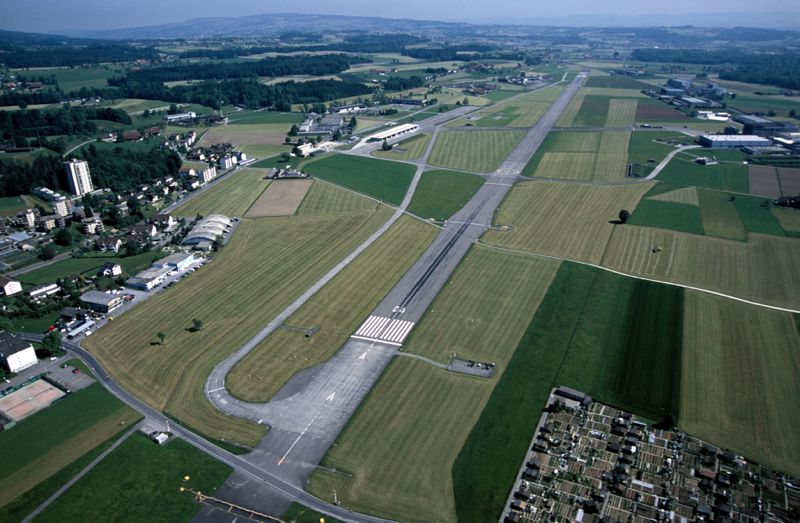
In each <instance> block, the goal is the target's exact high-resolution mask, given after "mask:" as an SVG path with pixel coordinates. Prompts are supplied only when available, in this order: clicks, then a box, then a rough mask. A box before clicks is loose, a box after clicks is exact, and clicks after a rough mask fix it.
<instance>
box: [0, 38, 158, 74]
mask: <svg viewBox="0 0 800 523" xmlns="http://www.w3.org/2000/svg"><path fill="white" fill-rule="evenodd" d="M0 54H2V56H3V63H5V65H6V66H7V67H11V68H18V67H65V66H67V67H70V66H78V65H83V64H102V63H108V62H132V61H134V60H138V59H145V60H152V61H155V60H159V58H160V57H159V55H158V51H157V50H156V49H155V48H153V47H137V46H134V45H131V44H128V43H124V42H123V43H120V42H110V41H109V42H96V43H92V44H89V45H75V44H70V43H66V44H61V45H18V44H0Z"/></svg>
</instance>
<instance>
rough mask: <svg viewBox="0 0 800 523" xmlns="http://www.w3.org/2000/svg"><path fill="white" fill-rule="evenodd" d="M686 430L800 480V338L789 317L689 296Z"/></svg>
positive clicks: (683, 400) (682, 420)
mask: <svg viewBox="0 0 800 523" xmlns="http://www.w3.org/2000/svg"><path fill="white" fill-rule="evenodd" d="M685 311H686V312H685V316H684V321H683V325H684V327H683V330H684V344H683V347H684V349H683V380H682V391H681V415H680V418H679V426H680V428H681V430H684V431H686V432H688V433H690V434H692V435H695V436H697V437H700V438H703V439H706V440H708V441H710V442H712V443H714V444H715V445H720V446H723V447H726V448H730V449H732V450H733V451H735V452H736V453H737V454H738V453H741V454H743V455H744V456H745V457H746V458H748V459H751V460H755V461H757V462H760V463H763V464H765V465H767V466H769V467H772V468H775V469H776V470H780V471H782V472H788V473H790V474H792V475H794V476H795V477H797V476H798V475H800V441H798V439H797V427H798V426H800V382H799V381H798V380H797V376H798V373H800V338H799V337H798V332H797V328H796V327H795V322H794V319H793V318H792V315H791V314H789V313H783V312H775V311H770V310H766V309H763V308H760V307H754V306H750V305H746V304H742V303H737V302H734V301H732V300H725V299H722V298H717V297H714V296H709V295H706V294H702V293H698V292H691V291H688V292H687V293H686V306H685Z"/></svg>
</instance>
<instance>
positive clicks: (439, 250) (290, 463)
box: [198, 77, 583, 521]
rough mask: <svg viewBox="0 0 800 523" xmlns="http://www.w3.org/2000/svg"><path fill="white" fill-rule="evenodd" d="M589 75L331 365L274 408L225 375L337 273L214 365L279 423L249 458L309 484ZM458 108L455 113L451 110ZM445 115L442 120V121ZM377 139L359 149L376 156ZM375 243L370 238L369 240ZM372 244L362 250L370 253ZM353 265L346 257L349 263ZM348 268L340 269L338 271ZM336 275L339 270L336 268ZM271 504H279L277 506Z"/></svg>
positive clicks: (234, 409) (215, 385) (216, 379)
mask: <svg viewBox="0 0 800 523" xmlns="http://www.w3.org/2000/svg"><path fill="white" fill-rule="evenodd" d="M582 81H583V77H581V78H579V79H576V81H574V82H573V83H572V84H570V85H569V86H568V88H567V89H566V90H565V91H564V93H563V94H562V95H561V97H560V98H559V99H558V100H557V101H556V102H555V103H554V104H553V106H552V107H551V108H550V110H548V112H547V113H546V114H545V115H544V116H543V117H542V118H541V119H540V120H539V122H538V123H537V124H536V125H535V126H534V127H533V128H531V129H529V131H528V134H527V135H526V136H525V137H524V138H523V140H522V141H521V142H520V143H519V145H518V146H517V147H516V148H515V149H514V150H513V151H512V152H511V153H510V154H509V156H508V158H507V159H506V161H505V162H503V164H502V165H501V166H500V167H499V168H498V169H497V171H496V172H495V173H492V174H490V175H488V179H487V182H486V183H484V185H483V186H482V187H481V188H480V189H479V190H478V192H477V193H476V194H475V195H474V196H473V198H472V199H471V200H470V201H469V202H468V203H467V204H466V205H465V206H464V207H463V208H462V209H461V210H460V211H459V212H458V213H456V214H455V215H454V216H453V218H452V220H450V221H448V222H447V223H445V225H444V226H443V227H442V230H441V232H440V233H439V235H438V237H437V238H436V239H435V240H434V242H433V243H432V244H431V245H430V246H429V248H428V249H427V250H426V251H425V252H424V253H423V254H422V256H421V257H420V258H419V259H418V260H417V262H416V263H415V264H414V265H413V266H412V267H411V268H410V269H409V270H408V271H407V272H406V274H405V275H404V276H403V277H402V278H401V279H400V280H399V282H398V283H397V284H396V285H395V287H394V288H393V289H392V290H391V291H390V292H389V293H388V294H387V295H386V296H385V298H384V299H383V300H382V301H381V302H380V304H379V305H378V306H377V307H376V308H375V309H374V311H373V312H372V313H371V314H370V315H369V316H368V317H367V318H366V319H365V321H364V323H363V324H362V326H361V327H360V328H359V329H358V330H357V331H356V333H355V334H354V335H353V336H352V337H351V338H350V339H349V340H348V341H347V342H346V343H345V344H344V346H343V347H342V348H341V349H340V350H339V351H338V352H337V353H336V355H335V356H334V357H333V358H331V359H330V360H328V361H327V362H325V363H323V364H321V365H318V366H316V367H312V368H310V369H306V370H304V371H301V372H300V373H298V374H296V375H295V376H294V377H292V379H291V380H290V381H289V382H288V383H287V384H286V385H285V386H284V387H283V388H282V389H281V391H279V393H278V394H277V395H276V396H275V398H273V401H271V402H269V403H265V404H255V403H248V402H244V401H241V400H239V399H237V398H234V397H233V396H231V395H230V394H229V393H228V392H227V390H226V388H225V376H226V375H227V373H228V372H229V371H230V369H232V368H233V366H234V365H235V364H236V363H237V362H239V361H240V360H241V359H242V358H243V357H244V356H245V355H246V354H247V353H248V352H249V351H250V350H252V349H253V348H255V347H256V346H257V345H258V343H259V342H260V341H261V340H263V339H264V337H266V336H267V335H268V334H269V332H272V330H274V329H275V328H277V327H278V326H279V325H280V324H281V323H282V322H283V321H285V320H286V319H287V318H288V317H289V316H290V315H291V313H292V312H294V311H295V310H297V308H298V307H299V306H300V305H301V304H302V302H304V301H305V300H307V299H308V298H309V297H310V296H312V295H313V293H314V292H316V291H317V290H318V289H319V288H321V287H322V286H323V285H324V284H325V283H327V281H329V280H330V278H332V277H333V274H331V273H329V275H326V276H325V277H324V278H323V280H321V281H320V282H318V284H317V285H315V286H314V287H312V289H310V290H309V292H308V293H306V294H305V295H304V296H302V297H301V299H299V300H298V301H297V302H295V303H294V304H292V306H290V308H289V309H287V310H286V311H284V312H283V313H281V315H280V316H279V317H278V318H276V319H274V320H273V321H272V322H270V324H268V325H267V327H265V329H264V330H262V331H261V332H260V333H259V334H258V335H257V336H256V337H255V338H253V339H252V340H250V341H249V342H248V343H247V344H245V345H244V346H243V347H242V348H240V349H239V350H237V351H236V353H234V354H233V355H232V356H231V357H229V358H228V359H226V360H225V361H224V362H222V363H221V364H220V365H219V366H218V367H217V368H215V369H214V370H213V371H212V373H211V375H210V376H209V379H208V381H207V383H206V397H207V398H208V399H209V401H211V403H212V404H214V405H215V406H216V407H217V408H218V409H220V410H221V411H223V412H225V413H226V414H229V415H233V416H237V417H240V418H244V419H248V420H250V421H252V422H254V423H262V424H267V425H269V426H270V431H269V432H268V433H267V435H266V436H265V437H264V439H263V440H262V441H261V442H260V443H259V444H258V445H257V447H256V448H255V449H254V450H253V452H251V453H250V454H249V455H248V458H247V459H248V461H250V462H251V463H256V464H257V465H258V466H259V467H260V468H261V469H262V470H266V471H269V472H270V473H271V474H273V475H275V476H279V477H281V478H283V479H285V480H287V481H289V482H291V483H292V484H293V485H296V486H297V487H298V488H302V487H303V486H304V485H305V483H306V481H307V480H308V478H309V477H310V476H311V474H312V473H313V471H314V470H315V469H316V468H317V467H318V464H319V462H320V461H321V460H322V458H323V456H324V455H325V453H326V452H327V450H328V449H329V448H330V446H331V444H332V443H333V442H334V440H335V438H336V437H337V435H338V434H339V433H340V431H341V430H342V428H343V427H344V425H345V424H346V423H347V421H348V420H349V419H350V417H351V416H352V415H353V413H354V412H355V410H356V409H357V408H358V406H359V405H360V404H361V402H362V401H363V399H364V397H366V395H367V393H368V392H369V390H370V389H371V388H372V386H373V385H374V384H375V382H376V381H377V380H378V378H379V377H380V375H381V373H382V372H383V370H384V368H385V367H386V365H388V363H389V362H390V361H391V359H392V358H393V357H394V356H395V355H397V354H398V353H399V352H398V351H399V350H400V347H401V346H402V344H403V341H404V340H405V338H406V337H407V336H408V334H409V333H410V332H411V330H412V329H413V327H414V325H415V324H416V322H418V321H419V319H420V318H421V317H422V315H423V314H424V313H425V311H426V310H427V309H428V307H429V306H430V304H431V302H432V301H433V299H434V298H435V296H436V295H437V294H438V293H439V291H440V290H441V288H442V287H443V286H444V284H445V283H446V282H447V280H448V278H449V277H450V275H451V274H452V272H453V270H455V268H456V266H457V265H458V264H459V262H460V261H461V259H462V258H463V256H464V255H465V254H466V253H467V251H468V250H469V248H470V246H471V245H472V244H473V243H474V242H475V241H476V240H477V239H478V238H479V237H480V236H481V235H482V234H483V232H484V230H485V229H486V228H487V227H488V226H489V225H490V224H491V220H492V216H493V214H494V211H495V209H496V208H497V207H498V206H499V205H500V203H501V202H502V201H503V198H504V197H505V195H506V193H507V192H508V191H509V190H510V188H511V187H512V186H513V183H514V182H515V181H516V179H517V176H518V175H519V173H520V171H521V170H522V169H523V168H524V166H525V164H526V163H527V162H528V161H529V160H530V158H531V157H532V156H533V154H534V153H535V152H536V150H537V148H538V147H539V146H540V145H541V143H542V141H543V140H544V138H545V136H546V135H547V133H548V132H550V130H551V128H552V126H553V125H554V124H555V121H556V120H557V119H558V117H559V116H560V114H561V112H562V111H563V110H564V109H565V108H566V106H567V105H568V103H569V102H570V100H571V99H572V97H573V96H574V94H575V92H576V91H577V90H578V88H579V87H580V85H581V83H582ZM447 114H449V113H447ZM447 114H445V115H441V116H442V118H441V119H438V118H437V119H436V120H434V121H432V122H428V123H427V125H426V130H428V131H432V132H433V133H434V138H435V135H436V133H438V132H439V126H440V125H441V124H442V123H444V122H445V121H448V120H450V119H452V118H453V117H454V116H455V117H460V116H462V114H461V113H456V114H455V115H454V114H449V118H448V117H447ZM434 118H436V117H434ZM434 142H435V139H432V140H431V142H430V143H429V145H428V148H427V150H426V152H425V154H424V155H423V157H422V159H421V160H419V161H417V162H412V163H415V164H416V165H417V173H416V176H415V180H414V183H416V180H417V179H418V178H419V175H420V174H421V172H422V171H423V170H425V169H427V168H428V165H427V157H428V155H429V154H430V151H431V149H432V147H433V144H434ZM372 146H373V144H368V145H367V146H364V147H362V148H360V149H361V150H360V151H358V153H359V154H368V153H369V149H370V148H371V147H372ZM412 194H413V185H412V188H411V189H410V190H409V192H408V193H407V194H406V198H405V200H404V202H403V204H402V205H401V206H400V208H399V209H398V210H397V212H396V214H398V213H401V212H402V210H403V209H404V208H405V205H407V204H408V202H409V201H410V199H411V196H412ZM368 241H369V240H368ZM362 247H363V248H366V245H362V246H360V247H359V250H358V252H361V251H362V250H363V249H362ZM345 261H346V260H345ZM334 270H335V271H336V272H338V270H340V269H339V268H338V267H337V269H334ZM332 272H333V271H332ZM232 483H234V482H228V484H226V490H224V495H225V496H227V497H226V499H230V498H232V499H233V501H234V502H237V503H242V504H244V503H245V502H246V499H249V498H246V499H242V500H241V501H239V499H241V498H240V497H241V496H246V490H247V489H246V488H243V487H242V486H241V485H240V486H239V488H238V489H237V488H234V486H233V484H232ZM260 502H261V503H264V505H261V506H258V507H254V508H256V509H262V507H264V508H263V510H265V511H267V510H268V509H269V508H271V509H272V510H273V511H275V508H276V507H275V504H276V503H278V501H277V500H276V499H274V498H272V497H268V498H265V499H261V500H260ZM270 504H272V506H269V505H270ZM198 519H199V520H200V521H229V520H230V519H226V517H225V516H224V515H223V514H218V513H213V511H212V510H205V511H203V512H202V513H201V516H200V517H199V518H198Z"/></svg>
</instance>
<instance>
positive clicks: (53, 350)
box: [42, 330, 61, 356]
mask: <svg viewBox="0 0 800 523" xmlns="http://www.w3.org/2000/svg"><path fill="white" fill-rule="evenodd" d="M60 351H61V333H60V332H58V331H57V330H54V331H50V332H48V333H47V334H46V335H45V337H44V339H43V340H42V352H44V353H45V354H46V355H48V356H55V355H56V354H58V353H59V352H60Z"/></svg>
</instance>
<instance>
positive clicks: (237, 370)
mask: <svg viewBox="0 0 800 523" xmlns="http://www.w3.org/2000/svg"><path fill="white" fill-rule="evenodd" d="M436 233H437V229H436V228H434V227H432V226H430V225H426V224H425V223H422V222H420V221H419V220H415V219H413V218H409V217H402V218H401V219H400V221H398V222H397V224H395V225H394V226H393V227H392V228H391V229H389V231H388V232H386V234H384V235H383V236H382V237H381V238H380V239H379V240H378V241H377V242H376V243H375V244H374V245H372V246H371V247H370V248H369V249H367V250H366V251H365V252H364V253H363V254H361V255H360V256H359V257H358V258H356V259H355V261H353V263H351V264H350V265H349V266H348V267H347V268H346V269H344V271H342V272H341V273H340V274H339V275H338V276H337V277H336V278H334V279H333V280H332V281H331V282H330V283H328V284H327V285H326V286H325V287H323V289H322V290H321V291H320V292H319V293H318V294H317V295H316V296H314V297H313V298H312V299H311V300H310V301H308V302H307V303H306V304H305V305H303V307H301V308H300V310H298V311H297V312H296V313H295V314H293V315H292V316H291V317H290V318H289V319H288V320H287V321H286V324H287V325H291V326H293V327H299V328H300V329H313V330H314V333H313V335H311V336H310V337H306V336H305V335H304V333H303V332H302V331H298V330H288V329H278V330H276V331H275V332H274V333H272V334H271V335H270V336H269V337H267V339H266V340H264V341H263V342H262V343H261V344H259V345H258V346H257V347H256V348H255V349H254V350H253V351H252V352H250V354H248V355H247V356H246V357H245V358H244V359H243V360H242V361H241V362H239V363H238V364H237V365H236V366H235V367H234V368H233V369H232V370H231V372H230V373H229V374H228V376H227V377H226V380H225V385H226V387H227V388H228V390H229V391H230V392H231V394H233V395H234V396H236V397H238V398H241V399H244V400H247V401H253V402H264V401H268V400H269V399H270V398H271V397H272V396H273V395H274V394H275V393H276V392H277V391H278V390H279V389H280V388H281V387H282V386H283V384H284V383H286V381H288V380H289V378H291V377H292V376H293V375H294V374H295V373H296V372H298V371H300V370H302V369H304V368H307V367H311V366H313V365H316V364H319V363H322V362H324V361H327V360H328V359H329V358H330V357H331V356H333V354H335V352H336V351H337V350H338V349H339V348H340V347H341V346H342V345H343V344H344V343H345V341H346V340H347V338H348V337H349V336H350V335H351V334H352V333H353V332H354V331H355V330H356V328H357V327H358V325H359V324H360V323H361V322H362V321H363V320H364V318H366V317H367V316H368V315H369V313H370V311H371V310H372V309H373V308H375V306H377V304H378V303H379V302H380V300H381V299H382V298H383V296H384V295H385V294H386V293H387V292H388V291H389V290H390V289H391V288H392V286H393V285H394V284H395V283H396V282H397V280H398V279H400V277H401V276H402V275H403V274H405V272H406V271H407V270H408V268H409V267H410V266H411V265H412V264H413V263H414V262H415V261H416V259H417V258H418V257H419V256H420V255H421V254H422V252H423V251H424V250H425V249H426V248H427V247H428V245H429V244H430V243H431V242H432V241H433V239H434V238H435V237H436Z"/></svg>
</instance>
